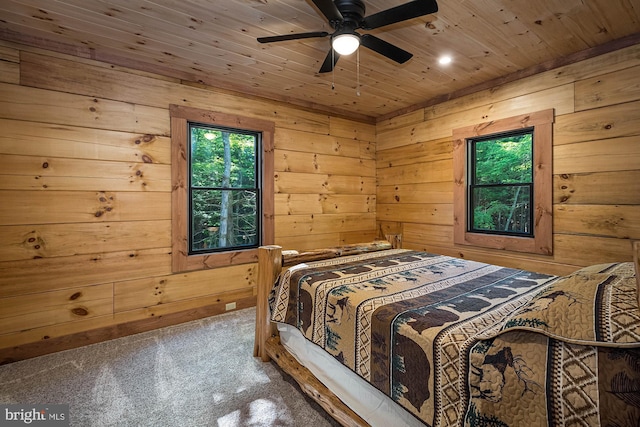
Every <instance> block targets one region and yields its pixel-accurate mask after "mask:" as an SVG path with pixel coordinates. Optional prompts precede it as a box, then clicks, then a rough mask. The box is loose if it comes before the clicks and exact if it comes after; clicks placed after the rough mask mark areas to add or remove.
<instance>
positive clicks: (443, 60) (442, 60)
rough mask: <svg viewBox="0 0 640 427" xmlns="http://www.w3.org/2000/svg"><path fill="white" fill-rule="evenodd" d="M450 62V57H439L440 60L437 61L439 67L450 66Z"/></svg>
mask: <svg viewBox="0 0 640 427" xmlns="http://www.w3.org/2000/svg"><path fill="white" fill-rule="evenodd" d="M451 61H452V59H451V57H450V56H448V55H445V56H441V57H440V59H438V62H439V63H440V65H447V64H450V63H451Z"/></svg>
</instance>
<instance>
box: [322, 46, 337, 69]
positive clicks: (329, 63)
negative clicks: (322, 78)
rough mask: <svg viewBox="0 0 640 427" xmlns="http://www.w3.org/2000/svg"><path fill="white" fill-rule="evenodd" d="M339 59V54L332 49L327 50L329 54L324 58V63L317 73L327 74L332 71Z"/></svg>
mask: <svg viewBox="0 0 640 427" xmlns="http://www.w3.org/2000/svg"><path fill="white" fill-rule="evenodd" d="M338 59H340V54H339V53H338V52H336V51H335V50H333V49H329V53H328V54H327V57H326V58H324V62H323V63H322V67H320V71H318V72H319V73H328V72H329V71H333V67H335V66H336V63H337V62H338Z"/></svg>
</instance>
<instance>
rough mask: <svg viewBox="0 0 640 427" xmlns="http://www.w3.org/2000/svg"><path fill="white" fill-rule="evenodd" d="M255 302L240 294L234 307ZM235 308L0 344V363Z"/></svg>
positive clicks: (213, 307)
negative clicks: (22, 343) (16, 343)
mask: <svg viewBox="0 0 640 427" xmlns="http://www.w3.org/2000/svg"><path fill="white" fill-rule="evenodd" d="M255 305H256V297H255V296H252V297H246V298H240V299H238V300H236V308H235V310H240V309H243V308H249V307H255ZM235 310H226V304H225V302H221V303H218V304H212V305H207V306H203V307H198V308H194V309H190V310H185V311H181V312H178V313H171V314H165V315H162V316H155V317H152V318H149V319H141V320H135V321H133V322H127V323H122V324H119V325H113V326H109V327H106V328H99V329H93V330H89V331H84V332H79V333H76V334H71V335H65V336H62V337H57V338H51V339H48V340H42V341H38V342H34V343H29V344H24V345H20V346H16V347H8V348H3V349H0V365H6V364H8V363H13V362H17V361H20V360H25V359H31V358H33V357H38V356H43V355H45V354H50V353H56V352H59V351H64V350H70V349H73V348H78V347H83V346H85V345H89V344H96V343H99V342H103V341H109V340H112V339H116V338H122V337H126V336H128V335H133V334H138V333H140V332H147V331H151V330H154V329H159V328H163V327H165V326H172V325H177V324H180V323H185V322H190V321H192V320H197V319H202V318H204V317H210V316H216V315H218V314H223V313H227V312H231V311H235Z"/></svg>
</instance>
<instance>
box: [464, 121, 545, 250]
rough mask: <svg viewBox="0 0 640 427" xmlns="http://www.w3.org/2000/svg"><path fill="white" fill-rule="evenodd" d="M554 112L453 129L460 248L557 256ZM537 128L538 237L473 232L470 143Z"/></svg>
mask: <svg viewBox="0 0 640 427" xmlns="http://www.w3.org/2000/svg"><path fill="white" fill-rule="evenodd" d="M553 121H554V111H553V109H549V110H543V111H538V112H535V113H531V114H522V115H519V116H514V117H509V118H506V119H502V120H494V121H491V122H485V123H480V124H477V125H473V126H467V127H464V128H459V129H454V130H453V172H454V189H453V205H454V206H453V216H454V218H453V241H454V243H455V244H457V245H471V246H478V247H483V248H492V249H503V250H509V251H515V252H528V253H535V254H544V255H552V254H553V170H552V157H553ZM529 127H533V185H534V190H533V191H534V203H535V204H534V206H533V209H534V216H533V218H534V227H535V228H534V237H519V236H498V235H492V234H484V233H472V232H469V231H468V227H467V200H468V199H467V182H466V181H467V157H468V156H467V140H468V139H470V138H476V137H479V136H485V135H491V134H496V133H502V132H507V131H511V130H516V129H524V128H529Z"/></svg>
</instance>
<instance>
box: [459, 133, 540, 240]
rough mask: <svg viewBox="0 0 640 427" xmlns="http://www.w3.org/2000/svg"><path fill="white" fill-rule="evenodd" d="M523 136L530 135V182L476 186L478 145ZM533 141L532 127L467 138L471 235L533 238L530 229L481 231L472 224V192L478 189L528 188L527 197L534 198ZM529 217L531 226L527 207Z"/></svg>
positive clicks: (531, 217) (473, 214)
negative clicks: (519, 230)
mask: <svg viewBox="0 0 640 427" xmlns="http://www.w3.org/2000/svg"><path fill="white" fill-rule="evenodd" d="M525 135H531V142H532V144H531V150H530V152H529V154H530V160H531V165H532V168H531V176H530V180H529V182H523V181H520V182H509V183H504V182H502V183H499V184H478V183H477V182H476V181H477V179H478V176H477V171H478V168H477V166H478V165H477V161H478V157H477V153H478V144H481V143H486V142H488V141H494V142H495V140H498V139H503V138H506V137H510V136H525ZM534 145H535V144H534V139H533V128H532V127H527V128H522V129H516V130H512V131H509V132H501V133H492V134H490V135H486V136H478V137H474V138H468V139H467V149H468V150H467V151H468V156H469V159H468V163H467V164H468V165H470V166H472V167H470V168H468V169H469V170H468V171H467V179H468V180H469V181H468V182H469V184H468V191H467V206H468V210H467V231H470V232H472V233H483V234H494V235H498V236H521V237H533V236H534V231H535V230H534V229H533V227H532V229H531V231H530V232H528V233H527V232H522V233H521V232H515V231H505V230H482V229H479V228H475V227H474V223H475V207H476V206H475V203H474V202H475V197H474V194H475V193H474V190H476V189H480V188H505V187H515V186H521V187H528V188H529V195H530V198H531V199H533V196H534V191H532V190H534V189H535V182H534V181H533V148H534ZM527 216H528V217H529V223H530V224H533V209H531V206H529V214H528V215H527Z"/></svg>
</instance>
